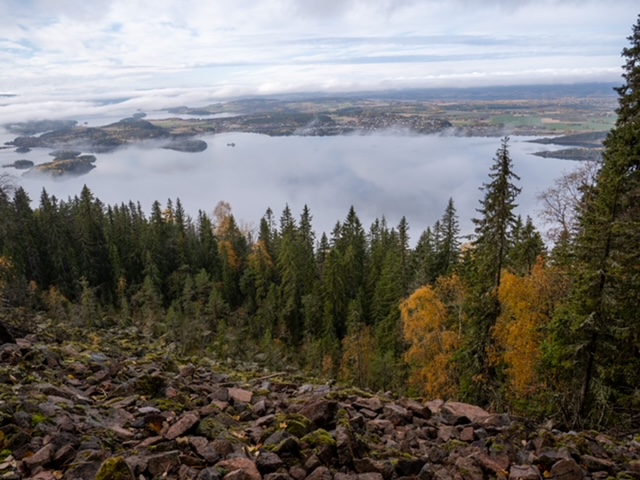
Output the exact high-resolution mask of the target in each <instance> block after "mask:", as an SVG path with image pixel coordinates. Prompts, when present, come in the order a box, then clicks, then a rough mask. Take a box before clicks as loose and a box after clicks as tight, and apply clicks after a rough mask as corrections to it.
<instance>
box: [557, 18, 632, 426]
mask: <svg viewBox="0 0 640 480" xmlns="http://www.w3.org/2000/svg"><path fill="white" fill-rule="evenodd" d="M628 40H629V41H630V43H631V45H630V46H629V47H627V48H624V49H623V51H622V56H623V57H624V58H625V64H624V65H623V71H624V73H623V75H622V76H623V78H624V80H625V84H624V85H623V86H621V87H619V88H617V89H616V91H617V92H618V94H619V108H618V109H617V113H618V120H617V122H616V125H615V127H614V128H613V130H612V131H611V132H610V133H609V135H608V136H607V139H606V140H605V150H604V153H603V160H602V165H601V168H600V170H599V172H598V175H597V177H596V184H595V186H594V187H593V189H592V190H591V191H590V192H589V195H590V200H589V201H588V202H587V203H586V204H585V205H584V207H583V211H582V214H581V216H580V218H579V225H578V235H577V238H576V249H575V250H576V260H577V261H576V265H575V267H574V268H573V270H572V271H573V282H574V285H575V287H574V291H573V296H572V302H571V307H570V308H569V309H568V311H567V312H566V313H565V317H568V318H563V319H562V321H558V322H557V324H556V327H557V330H558V331H556V332H555V335H556V337H557V338H559V339H563V341H564V342H565V344H564V345H561V346H562V347H563V348H559V349H557V350H559V351H562V352H566V353H565V356H569V357H570V358H569V359H567V358H564V359H561V360H562V361H561V362H559V363H560V364H562V363H566V362H567V360H570V362H571V363H572V364H573V365H574V368H573V369H572V371H571V372H566V373H567V379H568V380H567V381H568V382H570V383H571V382H575V378H576V377H578V378H580V385H579V395H577V396H576V395H575V393H576V392H574V397H577V398H578V399H579V401H578V403H577V405H575V409H576V410H577V412H576V413H577V416H578V418H579V419H581V420H583V421H584V420H586V421H591V422H593V421H595V420H596V418H595V416H594V415H591V414H595V413H597V412H601V411H602V410H603V407H606V408H605V411H607V412H617V413H618V414H620V413H623V414H624V413H626V414H628V417H627V418H626V420H627V421H629V420H634V419H635V420H634V421H635V422H638V423H640V418H638V416H637V415H635V416H634V415H633V412H634V411H635V412H636V413H637V411H638V409H639V408H640V374H639V372H640V360H639V359H640V322H638V305H639V304H640V251H639V250H638V245H639V244H640V16H639V17H638V21H637V23H636V24H635V26H634V27H633V32H632V35H631V36H630V37H628ZM567 344H568V345H567ZM567 353H568V355H567ZM576 368H577V369H578V371H579V373H580V375H576ZM574 388H578V386H577V385H575V387H574ZM569 394H571V391H570V392H569ZM607 420H614V419H612V418H607V416H600V415H598V421H607ZM618 420H619V419H618Z"/></svg>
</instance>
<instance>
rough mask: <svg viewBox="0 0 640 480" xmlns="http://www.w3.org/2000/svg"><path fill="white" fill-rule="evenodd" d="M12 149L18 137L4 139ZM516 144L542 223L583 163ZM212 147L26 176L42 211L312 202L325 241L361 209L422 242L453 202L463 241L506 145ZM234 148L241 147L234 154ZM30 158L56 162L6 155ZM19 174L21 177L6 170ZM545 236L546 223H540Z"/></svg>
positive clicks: (427, 141)
mask: <svg viewBox="0 0 640 480" xmlns="http://www.w3.org/2000/svg"><path fill="white" fill-rule="evenodd" d="M2 138H3V140H2V141H3V142H4V141H7V139H11V138H13V136H11V135H6V134H3V135H2ZM530 138H531V137H512V138H511V141H510V153H511V157H512V159H513V163H514V171H515V173H516V174H517V175H519V176H520V177H521V179H522V180H521V181H520V182H519V185H520V186H521V187H522V193H521V195H520V196H519V197H518V203H519V207H518V210H517V211H518V213H520V214H522V216H523V217H525V216H526V215H530V216H532V217H533V218H534V219H536V218H537V211H538V209H539V207H538V205H537V204H536V202H535V196H536V194H537V193H538V192H539V191H541V190H544V189H546V188H547V187H549V186H550V185H551V184H552V182H553V180H554V179H555V178H556V177H558V176H559V175H561V174H562V172H563V171H569V170H571V169H573V168H575V166H576V163H574V162H568V161H563V160H556V159H546V158H540V157H536V156H534V155H532V153H533V152H535V151H539V150H544V149H553V148H554V147H552V146H546V145H537V144H532V143H528V142H527V141H526V140H529V139H530ZM203 139H204V140H206V141H207V143H208V144H209V148H208V149H207V150H205V151H204V152H200V153H181V152H175V151H171V150H163V149H160V148H157V146H156V145H139V146H132V147H128V148H123V149H119V150H117V151H114V152H111V153H100V154H96V156H97V162H96V164H95V165H96V167H97V168H95V169H94V170H93V171H91V172H90V173H89V174H88V175H85V176H81V177H77V178H70V179H66V180H63V181H55V180H48V179H43V178H38V179H31V178H21V179H20V180H19V184H20V185H22V186H23V187H24V188H25V189H26V190H27V192H28V193H29V195H30V196H31V199H32V200H33V201H34V206H35V205H37V202H38V200H39V197H40V193H41V191H42V188H43V187H44V188H46V190H47V191H48V192H49V193H50V194H53V195H55V196H56V197H58V198H60V199H67V198H68V197H69V196H74V195H78V194H79V192H80V190H81V188H82V186H83V185H84V184H86V185H87V186H88V187H89V188H90V189H91V190H92V191H93V193H94V195H95V196H97V197H98V198H100V199H101V200H102V201H103V202H104V203H106V204H116V203H121V202H128V201H129V200H133V201H135V202H138V201H139V202H140V203H141V205H142V207H143V210H144V211H145V212H146V213H147V214H148V213H149V211H150V207H151V204H152V202H153V201H154V200H159V201H160V203H161V204H162V205H165V204H166V203H167V199H169V198H170V199H172V200H175V199H176V198H178V197H179V198H180V200H181V201H182V204H183V206H184V208H185V209H186V210H187V212H188V213H189V214H190V215H191V216H193V217H195V216H196V214H197V212H198V210H200V209H201V210H204V211H206V212H207V213H209V214H211V212H212V211H213V209H214V207H215V205H216V204H217V203H218V201H220V200H224V201H227V202H229V203H230V204H231V206H232V209H233V213H234V215H235V217H236V219H237V220H238V221H239V222H241V223H244V224H249V225H253V226H257V225H258V224H259V220H260V218H261V217H262V215H263V214H264V213H265V211H266V209H267V207H271V209H272V210H273V211H274V213H275V215H276V218H279V216H280V213H281V211H282V209H283V208H284V207H285V205H286V204H288V205H289V206H290V207H291V209H292V211H293V213H294V215H295V216H296V217H297V216H299V214H300V212H301V210H302V207H303V206H304V205H305V204H307V205H309V207H310V209H311V213H312V215H313V226H314V229H315V231H316V233H317V235H318V238H319V237H320V235H321V233H322V232H323V231H326V232H327V233H328V234H329V232H330V231H331V230H332V228H333V226H334V225H335V223H336V221H337V220H343V219H344V218H345V216H346V214H347V211H348V209H349V207H350V206H351V205H353V206H354V207H355V208H356V212H357V213H358V216H359V217H360V220H361V221H362V223H363V225H364V227H365V229H367V230H368V228H369V226H370V224H371V222H372V221H373V220H374V219H375V218H376V217H382V216H383V215H384V216H385V217H386V218H387V221H388V223H389V225H391V226H394V225H397V223H398V221H399V220H400V218H401V217H402V216H403V215H405V216H406V217H407V220H408V221H409V225H410V234H411V238H412V243H413V242H415V241H416V240H417V238H418V237H419V236H420V234H421V232H422V231H423V230H424V229H425V228H426V227H427V226H431V225H432V224H433V223H434V222H435V221H436V220H437V219H439V218H440V217H441V216H442V213H443V211H444V208H445V206H446V203H447V200H448V199H449V197H453V199H454V201H455V205H456V208H457V211H458V215H459V218H460V225H461V230H462V233H463V234H468V233H470V232H472V230H473V226H472V222H471V218H472V217H474V216H476V215H477V212H476V210H475V209H476V208H478V206H479V204H478V200H479V199H480V198H481V197H482V192H481V191H480V190H479V187H480V186H481V185H482V183H483V182H487V181H488V173H489V168H490V166H491V164H492V163H493V158H494V156H495V153H496V150H497V149H498V147H499V146H500V141H501V139H499V138H488V137H470V138H467V137H454V136H440V135H433V136H415V135H409V134H403V133H401V132H388V133H384V134H373V135H347V136H335V137H299V136H291V137H269V136H266V135H258V134H246V133H228V134H218V135H212V136H208V137H203ZM230 144H235V146H231V145H230ZM19 158H25V159H29V160H32V161H34V162H35V163H42V162H44V161H50V160H51V157H49V156H48V150H38V149H36V150H34V151H32V152H30V153H28V154H17V153H15V152H14V151H13V150H1V151H0V164H7V163H12V162H13V161H14V160H16V159H19ZM2 172H8V173H13V174H17V175H19V174H20V172H18V171H16V170H14V169H3V170H2ZM536 224H537V225H538V227H539V228H542V226H541V225H540V222H538V221H536Z"/></svg>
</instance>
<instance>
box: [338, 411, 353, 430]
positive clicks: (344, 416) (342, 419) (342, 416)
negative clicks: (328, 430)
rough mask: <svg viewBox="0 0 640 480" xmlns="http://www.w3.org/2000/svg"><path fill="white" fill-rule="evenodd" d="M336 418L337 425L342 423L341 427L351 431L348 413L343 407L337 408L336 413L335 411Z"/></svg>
mask: <svg viewBox="0 0 640 480" xmlns="http://www.w3.org/2000/svg"><path fill="white" fill-rule="evenodd" d="M336 419H337V421H336V423H337V425H342V426H343V427H345V428H347V429H348V430H349V431H351V424H350V423H349V413H348V412H347V411H346V410H345V409H344V408H340V409H338V413H336Z"/></svg>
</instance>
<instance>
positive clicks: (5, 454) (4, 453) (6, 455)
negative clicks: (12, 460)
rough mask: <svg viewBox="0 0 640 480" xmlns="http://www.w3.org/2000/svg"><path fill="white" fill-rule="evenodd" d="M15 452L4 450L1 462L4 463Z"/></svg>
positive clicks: (0, 457) (0, 454) (0, 453)
mask: <svg viewBox="0 0 640 480" xmlns="http://www.w3.org/2000/svg"><path fill="white" fill-rule="evenodd" d="M12 453H13V452H12V451H11V450H8V449H4V450H2V451H1V452H0V462H2V461H4V460H5V459H6V458H7V457H9V456H10V455H11V454H12Z"/></svg>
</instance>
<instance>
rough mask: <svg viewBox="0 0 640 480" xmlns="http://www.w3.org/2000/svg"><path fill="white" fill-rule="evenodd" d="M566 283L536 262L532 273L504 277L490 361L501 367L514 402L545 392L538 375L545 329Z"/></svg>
mask: <svg viewBox="0 0 640 480" xmlns="http://www.w3.org/2000/svg"><path fill="white" fill-rule="evenodd" d="M566 290H567V287H566V280H565V279H564V277H563V275H562V274H561V272H560V271H558V270H557V269H556V268H554V267H547V266H545V263H544V260H543V259H542V258H538V261H537V262H536V264H535V266H534V267H533V269H532V271H531V273H530V274H529V275H526V276H522V277H520V276H517V275H514V274H512V273H510V272H507V271H505V272H504V273H503V279H502V282H501V284H500V288H499V290H498V299H499V301H500V304H501V314H500V316H499V318H498V320H497V322H496V325H495V327H494V328H493V332H492V336H493V339H494V341H495V345H494V351H493V352H492V361H493V363H494V365H499V364H503V365H504V366H505V374H506V375H507V381H508V384H509V387H510V395H509V396H512V397H513V398H515V399H525V398H526V397H528V396H529V395H531V394H534V393H536V392H538V391H540V390H541V389H543V388H544V382H543V380H542V378H541V376H540V375H539V368H540V361H541V358H542V351H541V346H542V343H543V341H544V328H545V326H546V325H548V324H549V322H550V321H551V318H552V316H553V312H554V310H555V308H556V306H557V304H558V303H559V302H560V301H561V300H562V298H563V297H564V296H565V294H566Z"/></svg>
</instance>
